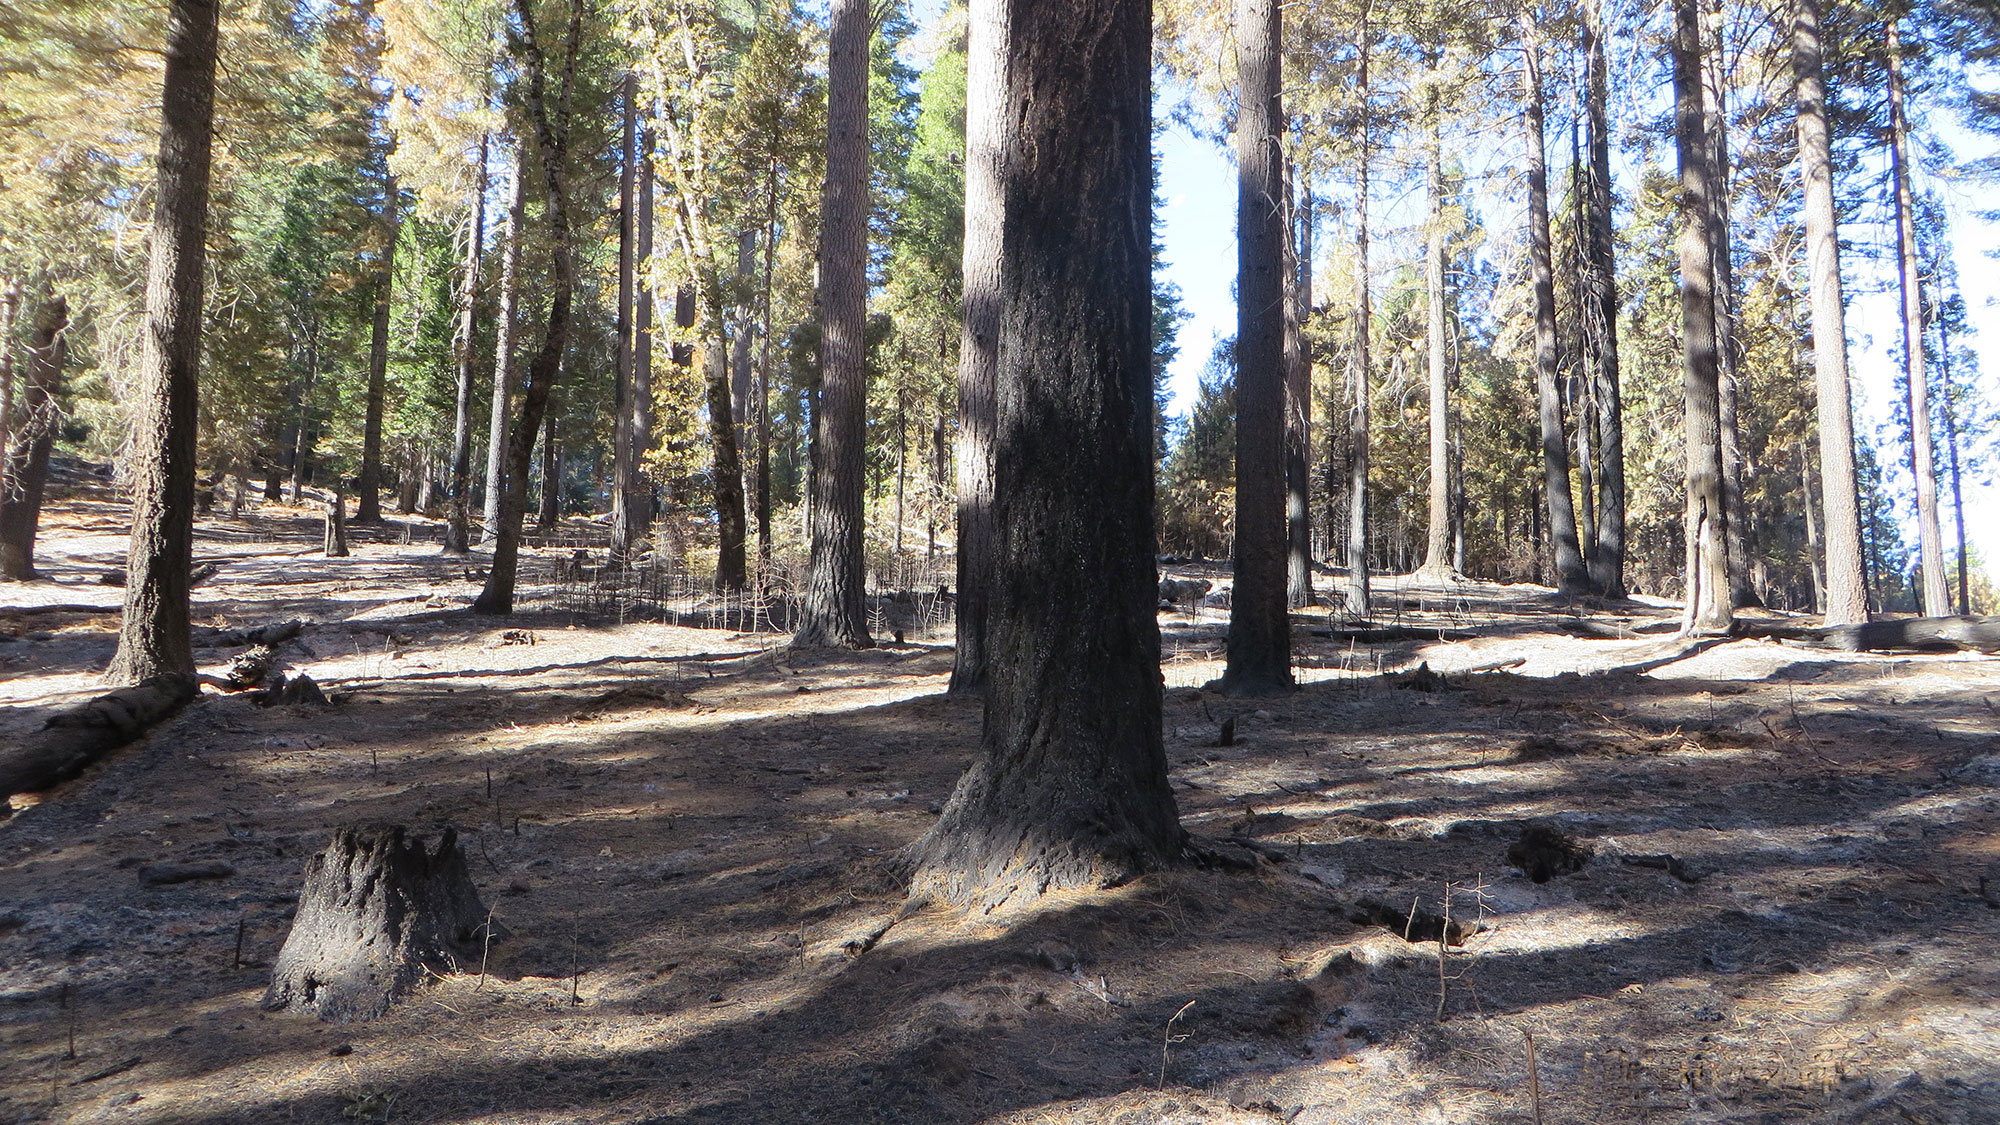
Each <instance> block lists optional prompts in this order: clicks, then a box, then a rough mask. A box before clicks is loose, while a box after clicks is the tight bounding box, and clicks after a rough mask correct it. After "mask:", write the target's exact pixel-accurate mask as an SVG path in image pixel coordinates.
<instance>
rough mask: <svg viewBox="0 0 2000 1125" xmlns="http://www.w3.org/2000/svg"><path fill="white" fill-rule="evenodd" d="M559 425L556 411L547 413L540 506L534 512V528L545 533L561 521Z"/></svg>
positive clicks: (561, 458) (543, 439) (543, 442)
mask: <svg viewBox="0 0 2000 1125" xmlns="http://www.w3.org/2000/svg"><path fill="white" fill-rule="evenodd" d="M561 436H562V435H561V432H560V426H559V425H558V424H557V418H556V412H555V411H553V410H551V411H549V414H548V425H547V426H546V427H545V428H544V432H543V434H542V495H541V506H540V507H539V508H538V509H537V510H536V513H535V529H536V530H537V531H540V532H541V533H542V534H544V535H547V534H548V533H549V532H551V531H554V530H555V529H556V525H557V524H559V523H561V522H562V467H563V454H562V442H561Z"/></svg>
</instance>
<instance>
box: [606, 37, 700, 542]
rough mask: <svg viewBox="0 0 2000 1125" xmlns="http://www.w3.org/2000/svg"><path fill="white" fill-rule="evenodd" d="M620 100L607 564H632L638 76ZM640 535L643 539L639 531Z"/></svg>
mask: <svg viewBox="0 0 2000 1125" xmlns="http://www.w3.org/2000/svg"><path fill="white" fill-rule="evenodd" d="M623 90H624V92H623V93H622V94H621V95H620V98H621V100H622V101H623V103H624V110H625V111H624V129H625V133H624V145H623V147H622V148H621V149H620V150H619V153H620V155H619V160H618V336H617V340H618V343H617V357H618V370H617V377H616V381H615V383H614V385H613V388H612V394H611V403H612V405H611V415H612V424H611V559H612V562H614V563H616V564H619V565H626V564H629V563H630V562H631V556H632V547H633V545H634V542H635V540H636V539H637V537H638V536H637V535H635V534H634V531H635V529H634V527H633V520H632V505H633V498H632V497H631V496H630V495H629V494H628V493H629V490H630V488H631V486H632V466H633V461H634V458H633V453H632V266H633V255H634V252H635V250H636V246H635V242H636V236H637V233H638V232H637V230H636V228H635V225H634V222H633V220H634V219H635V218H636V216H635V215H634V214H633V199H632V189H633V187H634V186H635V185H636V184H637V175H636V172H637V169H636V167H635V165H636V163H637V161H638V156H639V154H638V148H639V75H638V73H637V72H636V71H629V70H628V71H626V72H625V80H624V83H623ZM720 468H721V467H720V466H719V465H718V466H717V471H718V472H719V471H720ZM639 534H644V532H643V531H640V532H639Z"/></svg>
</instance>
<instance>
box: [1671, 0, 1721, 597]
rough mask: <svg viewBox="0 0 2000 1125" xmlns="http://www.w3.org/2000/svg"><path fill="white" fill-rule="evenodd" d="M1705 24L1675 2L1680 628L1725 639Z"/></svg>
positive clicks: (1693, 4)
mask: <svg viewBox="0 0 2000 1125" xmlns="http://www.w3.org/2000/svg"><path fill="white" fill-rule="evenodd" d="M1702 50H1703V44H1702V39H1701V20H1700V17H1699V9H1698V7H1697V0H1674V37H1673V63H1674V120H1675V140H1676V142H1677V144H1676V147H1677V148H1678V150H1679V155H1680V174H1681V214H1682V219H1681V235H1680V260H1681V326H1682V340H1683V377H1682V392H1683V397H1684V399H1685V403H1686V427H1687V429H1686V433H1687V439H1686V440H1687V517H1686V519H1687V522H1686V528H1685V534H1686V538H1687V576H1686V585H1685V588H1684V596H1685V599H1686V608H1685V611H1684V617H1683V619H1682V628H1683V630H1684V631H1685V632H1687V633H1688V634H1689V635H1693V636H1709V635H1719V634H1722V633H1726V632H1728V631H1729V626H1730V623H1731V622H1732V621H1733V620H1734V617H1735V613H1734V606H1733V604H1732V601H1731V595H1732V593H1733V591H1734V587H1733V586H1732V584H1731V583H1730V580H1729V551H1728V547H1727V541H1728V540H1727V533H1728V528H1727V526H1726V525H1727V522H1728V517H1727V515H1726V510H1725V509H1724V507H1723V498H1722V423H1721V407H1720V402H1719V398H1720V389H1719V380H1720V360H1719V357H1718V356H1717V354H1716V346H1717V341H1716V333H1715V267H1714V261H1713V248H1714V246H1715V240H1714V238H1713V237H1712V236H1711V234H1710V231H1709V225H1710V224H1711V223H1712V222H1713V221H1714V216H1715V209H1714V207H1713V206H1712V205H1711V204H1710V201H1709V192H1710V190H1711V186H1712V183H1713V177H1712V176H1711V174H1710V169H1709V166H1708V156H1709V146H1708V138H1707V136H1706V132H1707V128H1706V122H1705V121H1704V120H1703V117H1702V97H1701V80H1702V79H1701V75H1702V65H1701V59H1702Z"/></svg>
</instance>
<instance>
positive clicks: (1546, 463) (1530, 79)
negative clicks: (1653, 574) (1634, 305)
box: [1434, 17, 1589, 595]
mask: <svg viewBox="0 0 2000 1125" xmlns="http://www.w3.org/2000/svg"><path fill="white" fill-rule="evenodd" d="M1521 32H1522V44H1521V54H1522V60H1523V62H1524V63H1525V66H1524V68H1523V70H1522V78H1521V81H1522V83H1523V86H1522V95H1523V97H1524V98H1525V99H1526V103H1527V110H1528V112H1527V119H1526V120H1527V142H1528V258H1529V262H1530V263H1531V269H1532V272H1533V275H1534V287H1535V392H1536V397H1537V398H1538V399H1539V400H1540V402H1541V421H1542V476H1543V478H1544V480H1545V483H1544V485H1543V493H1544V495H1545V496H1546V497H1547V501H1548V506H1549V509H1548V510H1549V539H1550V541H1551V543H1552V545H1553V546H1554V548H1555V564H1556V589H1557V590H1558V591H1560V592H1561V593H1563V594H1570V595H1574V594H1581V593H1583V592H1584V591H1585V590H1586V589H1587V588H1588V586H1589V576H1588V575H1587V574H1586V573H1585V572H1584V567H1583V555H1582V553H1581V552H1580V551H1579V550H1578V549H1577V538H1576V504H1575V501H1574V500H1573V499H1572V498H1571V496H1570V480H1569V438H1568V437H1567V436H1566V435H1565V434H1564V432H1563V410H1562V399H1561V398H1560V397H1559V395H1558V392H1557V388H1556V374H1557V373H1556V365H1557V360H1558V357H1557V354H1556V289H1555V265H1554V259H1553V254H1552V251H1551V249H1550V242H1549V171H1548V156H1547V155H1546V152H1547V149H1546V144H1547V139H1546V137H1545V135H1544V132H1543V122H1542V67H1541V58H1540V54H1541V45H1540V42H1539V40H1538V37H1537V36H1536V34H1535V26H1534V23H1533V20H1532V17H1523V18H1522V20H1521ZM1434 440H1435V439H1434Z"/></svg>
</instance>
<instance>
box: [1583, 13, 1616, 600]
mask: <svg viewBox="0 0 2000 1125" xmlns="http://www.w3.org/2000/svg"><path fill="white" fill-rule="evenodd" d="M1603 5H1604V0H1590V2H1589V3H1587V4H1586V5H1585V9H1584V10H1585V17H1584V54H1585V56H1586V60H1585V65H1586V68H1587V70H1588V72H1589V73H1588V75H1587V76H1586V83H1587V86H1586V90H1587V92H1586V95H1585V99H1584V101H1585V106H1586V110H1585V112H1586V115H1587V116H1588V118H1589V122H1590V142H1589V147H1590V192H1589V195H1590V222H1589V228H1590V253H1589V270H1588V273H1587V277H1588V284H1589V296H1588V301H1587V305H1588V308H1587V315H1586V316H1585V317H1584V324H1585V329H1586V330H1585V332H1584V341H1585V346H1586V347H1587V348H1588V349H1589V352H1590V373H1591V380H1592V383H1593V385H1594V387H1593V389H1594V391H1595V394H1594V397H1595V398H1596V399H1597V456H1598V463H1599V464H1600V465H1601V466H1603V470H1602V473H1601V477H1600V480H1599V487H1598V490H1597V547H1596V549H1595V550H1593V551H1592V552H1591V553H1590V585H1591V588H1592V589H1593V590H1595V591H1596V592H1597V593H1598V594H1600V595H1602V596H1604V597H1607V598H1622V597H1624V596H1625V406H1624V403H1623V401H1622V399H1621V395H1622V393H1623V392H1622V391H1621V389H1620V387H1619V378H1618V374H1619V372H1618V282H1617V277H1618V270H1617V262H1616V260H1615V254H1616V249H1615V243H1614V241H1613V239H1612V231H1611V114H1610V101H1611V95H1610V88H1611V82H1610V66H1609V64H1608V63H1607V61H1606V59H1605V45H1604V18H1603V17H1604V8H1603Z"/></svg>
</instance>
